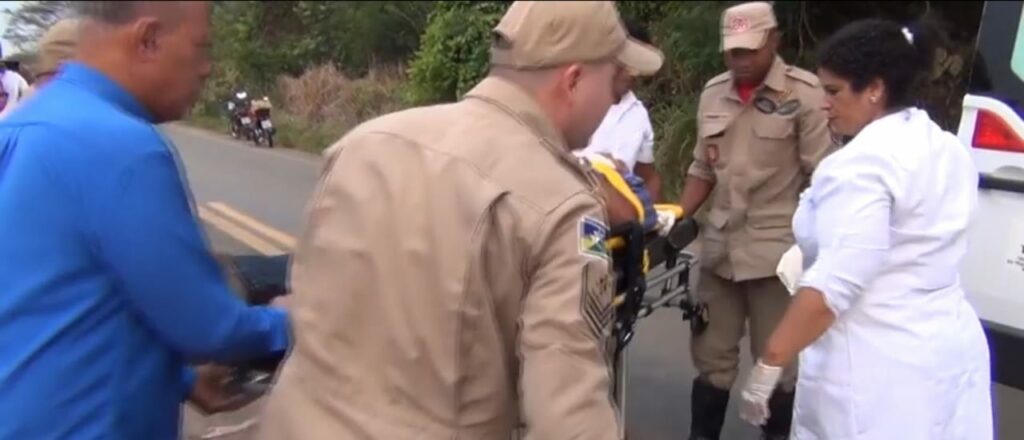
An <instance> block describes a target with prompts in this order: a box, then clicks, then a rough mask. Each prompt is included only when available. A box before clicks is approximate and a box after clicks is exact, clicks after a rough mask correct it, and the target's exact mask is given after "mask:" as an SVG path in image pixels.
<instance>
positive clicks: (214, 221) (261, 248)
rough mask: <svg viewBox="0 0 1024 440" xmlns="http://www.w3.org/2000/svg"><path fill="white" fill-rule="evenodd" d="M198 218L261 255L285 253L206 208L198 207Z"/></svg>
mask: <svg viewBox="0 0 1024 440" xmlns="http://www.w3.org/2000/svg"><path fill="white" fill-rule="evenodd" d="M199 218H201V219H203V221H205V222H207V223H209V224H210V225H211V226H213V227H215V228H217V229H219V230H221V231H222V232H224V233H225V234H228V235H229V236H231V238H234V239H235V240H238V241H239V242H241V243H242V244H244V245H246V246H249V247H251V248H253V249H255V250H256V251H257V252H259V253H261V254H263V255H280V254H283V253H285V252H284V251H283V250H281V249H280V248H278V247H277V246H275V245H273V244H270V243H268V242H267V241H266V240H264V239H262V238H260V237H257V236H256V235H255V234H253V233H251V232H249V231H246V230H245V229H242V228H241V227H240V226H238V225H236V224H234V223H232V222H231V221H229V220H228V219H226V218H224V217H221V216H220V215H218V214H217V213H216V212H214V211H213V210H211V209H209V208H207V207H206V206H203V205H200V206H199Z"/></svg>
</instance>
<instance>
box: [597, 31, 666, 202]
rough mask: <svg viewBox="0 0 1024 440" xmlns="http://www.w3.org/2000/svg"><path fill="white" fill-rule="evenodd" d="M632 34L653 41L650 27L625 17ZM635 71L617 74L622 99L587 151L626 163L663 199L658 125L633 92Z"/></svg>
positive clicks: (604, 122) (655, 194) (657, 196)
mask: <svg viewBox="0 0 1024 440" xmlns="http://www.w3.org/2000/svg"><path fill="white" fill-rule="evenodd" d="M625 24H626V29H627V30H628V31H629V35H630V36H631V37H633V38H634V39H636V40H639V41H642V42H644V43H646V44H652V43H651V37H650V35H649V34H648V32H647V30H646V29H644V28H643V27H642V26H641V25H640V24H639V23H637V22H634V21H629V20H627V21H625ZM634 78H635V75H632V74H630V73H628V72H624V73H623V74H622V75H620V76H619V77H617V78H616V83H615V94H616V96H617V97H618V101H617V103H616V104H615V105H613V106H612V107H611V108H610V109H608V113H607V114H606V115H605V117H604V120H602V121H601V125H600V126H599V127H598V128H597V130H596V131H595V132H594V134H593V136H591V138H590V144H589V145H587V147H586V148H585V149H584V150H583V153H585V154H603V155H606V156H611V157H612V158H614V159H616V160H618V161H620V162H622V163H624V164H625V165H626V168H628V169H629V170H630V171H631V172H632V173H633V174H635V175H637V176H638V177H640V178H641V179H643V180H644V184H645V185H646V187H647V191H648V193H650V195H651V197H652V198H653V199H654V201H655V202H659V201H661V200H662V199H661V175H660V174H658V170H657V169H656V168H655V166H654V128H653V127H652V126H651V119H650V116H649V115H648V114H647V108H646V107H644V104H643V102H640V100H639V99H637V97H636V95H635V94H634V93H633V91H632V88H633V83H634Z"/></svg>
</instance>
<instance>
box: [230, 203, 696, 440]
mask: <svg viewBox="0 0 1024 440" xmlns="http://www.w3.org/2000/svg"><path fill="white" fill-rule="evenodd" d="M678 214H679V215H680V216H681V215H682V211H681V210H678ZM698 232H699V231H698V227H697V223H696V221H695V220H694V219H692V218H681V219H680V220H678V221H677V223H676V224H675V225H674V226H673V227H672V229H671V230H670V231H669V232H668V234H666V236H664V237H662V236H659V235H657V234H656V233H646V232H645V231H644V229H643V226H642V225H641V224H640V223H638V222H629V223H626V224H622V225H618V226H616V227H613V228H612V231H611V238H609V239H608V242H607V244H608V249H609V250H610V251H611V254H612V266H613V270H614V272H615V278H616V296H615V299H614V301H613V307H614V308H615V315H614V316H615V320H614V323H613V327H612V341H611V344H612V353H611V354H612V356H613V359H612V369H613V373H614V382H613V395H614V397H615V401H616V404H617V405H618V407H619V414H620V417H621V420H620V422H621V423H620V426H621V427H622V429H623V433H621V434H623V435H624V430H625V417H626V377H627V373H628V365H627V362H626V356H625V354H626V353H625V352H626V347H627V346H628V345H629V343H630V341H632V339H633V336H634V331H635V326H636V323H637V322H638V321H639V320H640V319H643V318H645V317H647V316H650V314H651V313H653V312H654V311H655V310H656V309H659V308H662V307H677V308H679V309H680V310H681V311H682V318H683V320H685V321H690V326H691V329H692V330H693V331H695V332H700V331H703V329H704V327H706V325H707V319H706V308H705V307H704V305H703V304H701V303H700V302H699V301H697V299H696V297H695V296H694V295H693V294H692V289H691V285H690V282H689V280H690V273H691V269H692V268H693V267H694V265H695V263H696V257H695V256H694V255H693V254H691V253H689V252H686V251H684V249H685V248H686V247H688V246H689V245H690V243H692V242H693V241H694V240H695V239H696V238H697V235H698ZM290 259H291V255H288V254H285V255H278V256H257V255H239V256H234V257H231V258H229V266H230V267H229V272H231V276H233V277H234V278H236V279H237V280H238V281H239V282H240V283H241V286H242V289H243V290H244V292H242V293H243V294H244V296H245V299H246V301H247V302H248V303H250V304H268V303H270V302H271V301H272V300H273V298H274V297H276V296H280V295H285V294H287V293H288V287H287V281H288V280H287V276H288V264H289V261H290ZM652 293H654V294H655V295H652ZM652 298H653V299H652ZM281 360H282V359H281V358H272V359H259V360H254V361H251V362H248V363H246V364H245V365H240V366H238V367H239V374H238V378H237V381H238V382H240V383H241V385H242V386H243V387H245V388H246V389H250V390H253V392H260V390H265V389H266V387H268V386H269V383H270V380H271V379H272V378H271V377H270V375H272V374H273V372H274V371H276V370H277V366H278V364H279V363H280V362H281Z"/></svg>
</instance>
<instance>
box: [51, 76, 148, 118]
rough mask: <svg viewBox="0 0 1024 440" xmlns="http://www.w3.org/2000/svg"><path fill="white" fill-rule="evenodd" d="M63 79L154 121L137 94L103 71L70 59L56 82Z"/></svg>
mask: <svg viewBox="0 0 1024 440" xmlns="http://www.w3.org/2000/svg"><path fill="white" fill-rule="evenodd" d="M57 81H63V82H67V83H70V84H73V85H76V86H79V87H81V88H83V89H85V90H87V91H88V92H89V93H92V94H94V95H97V96H99V97H100V98H101V99H103V100H105V101H108V102H111V103H113V104H114V105H116V106H117V107H120V108H121V109H123V110H124V111H125V112H127V113H130V114H132V115H134V116H137V117H139V118H142V119H145V120H146V121H148V122H153V119H154V118H153V114H152V113H150V112H149V110H147V109H146V108H145V107H143V106H142V103H140V102H139V100H138V99H136V98H135V96H132V94H131V93H129V92H128V90H126V89H125V88H124V87H122V86H121V85H120V84H118V83H116V82H114V80H113V79H111V78H110V77H108V76H107V75H106V74H104V73H103V72H100V71H99V70H97V69H95V68H93V67H91V66H89V65H86V64H83V63H81V62H77V61H69V62H67V63H65V64H64V65H63V66H62V67H61V73H60V75H59V76H58V77H57V78H54V82H57Z"/></svg>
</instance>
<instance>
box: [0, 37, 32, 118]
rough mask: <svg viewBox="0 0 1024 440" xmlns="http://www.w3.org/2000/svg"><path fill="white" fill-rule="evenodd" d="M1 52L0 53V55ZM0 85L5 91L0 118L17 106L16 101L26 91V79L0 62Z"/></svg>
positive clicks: (22, 96)
mask: <svg viewBox="0 0 1024 440" xmlns="http://www.w3.org/2000/svg"><path fill="white" fill-rule="evenodd" d="M2 55H3V54H2V53H0V56H2ZM0 87H3V89H4V92H6V93H7V104H6V105H4V107H3V108H2V109H0V118H3V117H4V116H7V114H8V113H10V112H11V111H12V110H14V108H15V107H17V106H18V101H21V99H22V98H24V97H25V95H26V94H27V93H28V89H29V87H28V81H25V78H24V77H22V76H21V75H19V74H18V72H15V71H13V70H11V69H8V68H7V66H6V65H4V64H0Z"/></svg>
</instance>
